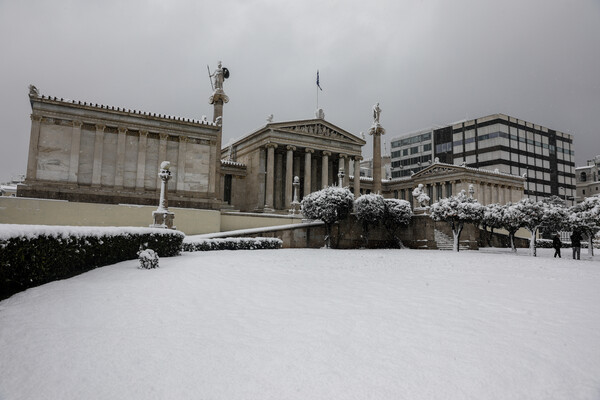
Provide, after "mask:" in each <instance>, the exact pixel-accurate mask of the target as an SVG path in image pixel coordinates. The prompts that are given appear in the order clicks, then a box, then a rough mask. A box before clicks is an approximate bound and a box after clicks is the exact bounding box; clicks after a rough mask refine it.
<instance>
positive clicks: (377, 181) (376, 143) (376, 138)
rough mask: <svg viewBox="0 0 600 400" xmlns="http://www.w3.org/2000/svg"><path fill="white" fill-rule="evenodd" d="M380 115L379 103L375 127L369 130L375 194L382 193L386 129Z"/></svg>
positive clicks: (374, 114) (375, 106)
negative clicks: (371, 141)
mask: <svg viewBox="0 0 600 400" xmlns="http://www.w3.org/2000/svg"><path fill="white" fill-rule="evenodd" d="M380 114H381V109H380V108H379V103H377V104H375V105H374V106H373V125H371V128H370V129H369V135H371V136H373V193H381V135H385V129H383V127H382V126H381V124H380V123H379V116H380Z"/></svg>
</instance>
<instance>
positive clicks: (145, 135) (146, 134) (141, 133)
mask: <svg viewBox="0 0 600 400" xmlns="http://www.w3.org/2000/svg"><path fill="white" fill-rule="evenodd" d="M147 136H148V131H146V130H141V129H140V137H147Z"/></svg>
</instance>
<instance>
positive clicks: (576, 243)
mask: <svg viewBox="0 0 600 400" xmlns="http://www.w3.org/2000/svg"><path fill="white" fill-rule="evenodd" d="M571 246H572V247H573V260H575V255H577V259H578V260H579V256H580V255H581V233H579V231H578V230H575V231H573V234H572V235H571Z"/></svg>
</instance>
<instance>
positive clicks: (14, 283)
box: [0, 224, 185, 298]
mask: <svg viewBox="0 0 600 400" xmlns="http://www.w3.org/2000/svg"><path fill="white" fill-rule="evenodd" d="M184 237H185V235H184V234H183V232H180V231H173V230H169V229H156V228H154V229H153V228H136V227H73V226H42V225H8V224H5V225H1V224H0V298H3V297H6V296H7V295H10V294H11V293H14V292H17V291H21V290H25V289H27V288H29V287H33V286H38V285H41V284H44V283H47V282H51V281H55V280H58V279H65V278H68V277H71V276H73V275H77V274H79V273H82V272H85V271H88V270H90V269H93V268H97V267H102V266H104V265H109V264H114V263H117V262H120V261H124V260H133V259H136V258H137V253H138V251H139V250H140V246H141V247H142V248H151V249H153V250H154V251H156V252H157V253H158V254H159V255H160V256H161V257H171V256H176V255H178V254H180V252H181V244H182V242H183V238H184Z"/></svg>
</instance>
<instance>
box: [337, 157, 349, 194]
mask: <svg viewBox="0 0 600 400" xmlns="http://www.w3.org/2000/svg"><path fill="white" fill-rule="evenodd" d="M340 169H341V170H343V171H344V179H343V180H342V186H343V187H348V185H349V184H350V160H349V158H348V154H340V165H339V167H338V170H340Z"/></svg>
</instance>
